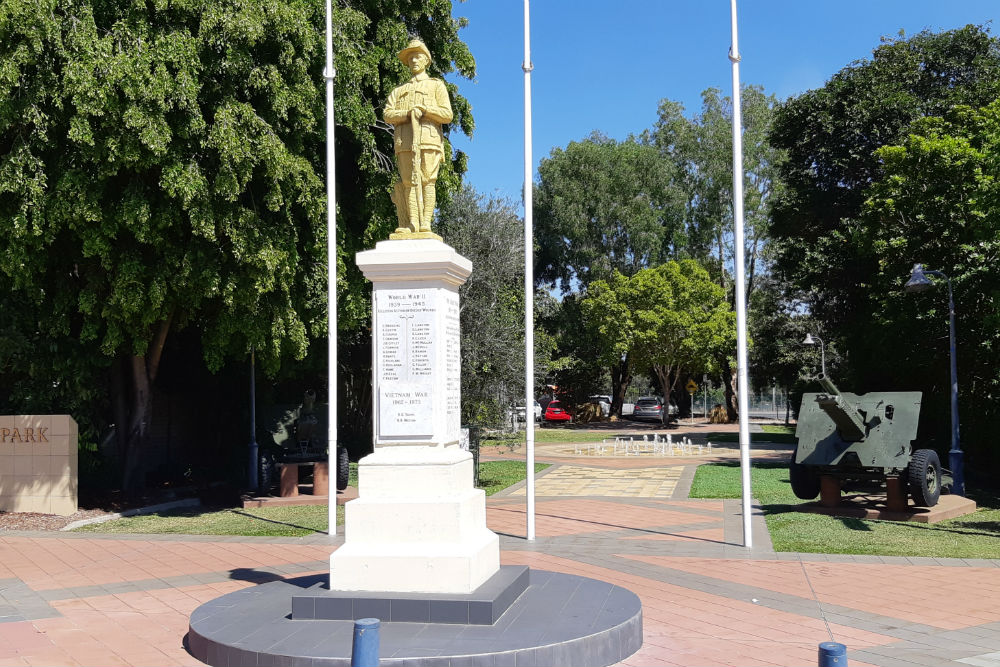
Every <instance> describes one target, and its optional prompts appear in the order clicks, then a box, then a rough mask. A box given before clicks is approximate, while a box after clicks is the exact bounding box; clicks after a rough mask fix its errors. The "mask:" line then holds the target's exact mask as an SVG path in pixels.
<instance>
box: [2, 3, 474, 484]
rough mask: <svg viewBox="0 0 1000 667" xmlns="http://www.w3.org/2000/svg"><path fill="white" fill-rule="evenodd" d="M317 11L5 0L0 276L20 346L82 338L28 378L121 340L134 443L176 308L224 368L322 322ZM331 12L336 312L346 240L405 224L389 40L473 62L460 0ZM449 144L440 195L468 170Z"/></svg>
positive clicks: (441, 64)
mask: <svg viewBox="0 0 1000 667" xmlns="http://www.w3.org/2000/svg"><path fill="white" fill-rule="evenodd" d="M323 12H324V7H323V4H322V3H321V2H319V1H318V0H289V1H284V0H282V1H280V2H279V1H276V0H240V1H239V2H234V1H233V0H222V1H221V2H208V1H207V0H179V1H172V2H162V1H160V0H157V1H155V2H149V3H142V2H138V3H136V2H123V1H122V0H83V1H75V0H74V1H70V0H40V1H39V2H34V1H28V0H0V224H2V225H3V232H4V233H3V234H0V257H2V258H3V266H2V267H0V271H2V274H3V275H2V285H0V286H2V287H3V288H4V291H3V298H4V299H9V300H10V301H12V302H15V303H18V302H21V303H23V304H25V305H24V307H23V308H22V313H23V315H24V317H23V319H22V320H21V321H20V322H19V325H18V326H19V327H20V329H19V331H16V332H15V331H11V330H10V327H7V328H6V330H7V331H8V332H10V333H11V336H12V338H11V344H10V346H14V345H16V344H19V343H18V341H19V340H20V341H24V340H31V339H33V338H38V337H41V338H43V339H51V340H54V341H65V340H70V341H72V340H77V341H79V343H80V344H81V345H83V346H84V347H83V349H76V348H74V347H73V346H72V345H71V344H65V345H64V344H62V342H59V343H58V345H57V349H58V350H60V351H63V350H64V351H66V356H65V357H63V358H62V359H60V360H59V363H52V364H46V363H42V364H37V365H36V366H35V367H34V368H33V371H32V372H34V373H36V377H35V380H36V382H35V386H36V387H37V386H45V385H46V384H49V385H52V384H53V383H63V386H72V385H73V384H74V382H70V381H67V380H66V376H65V375H58V376H56V377H51V376H49V377H44V375H45V374H50V373H54V372H57V371H58V372H59V373H69V374H72V373H73V372H74V363H73V362H74V360H79V359H84V360H88V363H91V362H92V360H93V359H94V358H95V357H98V358H101V357H103V359H105V360H107V361H105V363H109V362H110V359H112V358H116V359H117V360H118V363H119V366H118V367H116V370H115V375H119V376H120V375H126V376H127V377H128V382H127V386H126V392H125V393H127V394H128V396H127V402H130V403H131V407H130V408H129V410H128V411H127V414H126V413H124V412H122V413H120V414H118V415H117V416H116V417H115V418H114V419H113V421H114V422H116V424H117V426H118V427H119V436H120V437H125V438H126V439H127V440H128V443H129V444H128V446H127V449H128V450H129V451H130V452H133V453H134V451H135V450H136V447H137V445H136V443H138V442H141V441H142V440H143V439H144V431H143V429H144V428H145V425H146V424H148V423H149V409H150V408H149V403H150V402H149V396H150V387H151V385H152V383H153V382H154V381H155V378H156V371H157V367H158V364H159V359H160V355H161V353H162V350H163V349H164V342H165V340H166V338H167V335H168V333H169V332H170V331H171V330H172V329H174V328H177V327H183V326H194V327H197V329H198V330H199V331H200V332H201V334H202V347H203V353H204V357H205V360H206V362H207V363H208V365H209V367H211V368H213V369H217V368H219V367H220V366H221V365H222V364H223V363H224V360H225V359H226V357H227V356H234V355H235V356H243V355H246V354H247V353H248V352H249V350H250V349H251V348H254V349H256V351H257V358H258V359H259V360H260V362H261V364H262V365H263V367H264V369H265V370H267V371H270V372H274V371H276V370H277V368H278V367H279V365H280V364H281V362H282V360H283V359H289V358H301V357H302V356H303V355H304V354H305V352H306V349H307V346H308V342H309V340H310V339H311V338H316V337H322V336H325V334H326V310H325V309H326V304H325V292H326V257H325V254H326V251H325V244H326V216H325V209H326V200H325V192H324V185H323V174H324V171H325V164H324V161H325V151H324V150H323V148H324V142H325V136H324V134H323V133H324V123H323V118H324V115H325V113H326V111H325V105H324V97H323V85H324V83H323V64H324V46H323V25H324V15H323ZM333 21H334V26H335V38H334V46H335V51H336V69H337V87H336V109H337V123H338V134H337V146H336V148H337V158H338V166H339V170H338V172H337V178H338V192H339V200H338V205H339V208H340V216H339V217H338V224H339V225H340V227H341V233H340V235H339V237H338V244H339V249H340V255H339V257H338V274H339V275H340V277H341V281H340V282H339V284H340V286H341V297H342V298H341V301H340V303H341V304H342V308H343V312H342V313H341V315H342V316H341V318H340V319H339V320H338V321H339V322H341V323H342V326H343V327H344V328H346V329H348V330H357V329H359V328H361V327H362V326H363V323H364V322H366V320H367V317H366V315H367V312H368V297H367V293H368V292H367V289H366V288H363V287H362V284H363V283H362V279H361V277H360V275H359V274H358V272H357V271H356V269H355V268H354V267H353V263H348V262H345V257H349V256H350V257H352V256H353V250H355V249H358V248H359V247H362V246H363V247H368V246H370V245H371V243H372V241H373V240H374V239H380V238H384V237H385V235H386V233H387V230H388V229H390V228H391V227H392V226H393V225H394V212H393V211H392V204H391V203H390V201H389V197H388V192H389V189H390V182H391V178H392V165H391V159H390V157H389V156H391V155H392V138H391V133H390V132H389V128H388V126H386V125H385V124H384V123H381V121H379V120H378V118H379V117H380V108H379V107H380V105H381V104H382V103H383V101H384V99H385V97H386V96H387V94H388V91H389V90H390V89H391V88H392V87H394V86H395V85H397V84H398V83H399V82H401V81H403V80H405V78H406V77H407V76H408V74H407V72H406V69H405V67H404V66H403V65H402V63H400V62H399V61H398V60H397V58H396V52H397V51H398V50H399V49H400V48H401V47H402V46H403V45H404V44H405V43H406V41H407V39H408V38H409V36H410V35H411V34H412V35H417V36H419V37H421V38H422V39H423V40H424V41H425V42H426V43H427V45H428V46H429V48H430V49H431V51H432V53H433V54H434V57H435V60H434V65H433V67H432V68H431V71H432V74H434V75H437V76H440V75H441V74H443V73H447V72H450V71H454V70H457V71H458V72H459V73H460V74H462V75H463V76H467V77H471V76H473V74H474V71H475V63H474V61H473V59H472V56H471V55H470V54H469V52H468V49H467V48H466V47H465V45H464V44H463V43H462V42H461V41H460V40H459V39H458V38H457V31H458V29H459V27H460V26H461V25H462V23H461V22H460V21H458V20H455V19H453V18H452V17H451V2H450V1H449V0H387V1H385V2H378V3H371V2H367V1H366V0H345V1H343V2H338V3H335V10H334V17H333ZM449 88H450V91H451V94H452V96H453V107H454V109H455V112H456V120H455V123H454V125H455V126H457V127H459V128H460V129H461V130H462V131H464V132H466V133H469V132H471V131H472V128H473V121H472V117H471V115H470V113H469V105H468V102H467V101H466V100H464V98H462V97H461V96H459V95H458V94H457V92H456V88H455V86H454V85H453V84H449ZM449 150H450V149H449ZM451 157H452V159H451V160H446V161H445V162H446V164H445V165H444V167H443V170H442V176H441V180H440V181H439V186H438V187H439V189H440V191H441V192H442V197H441V199H442V200H443V201H444V200H446V199H447V195H448V193H449V192H450V191H453V190H454V189H455V187H456V186H457V183H458V178H459V176H460V174H461V172H462V171H463V170H464V164H465V159H464V156H462V155H459V154H455V155H453V156H451ZM18 336H19V337H18ZM2 347H3V345H0V348H2ZM60 353H61V352H60ZM4 370H8V369H4ZM76 370H79V371H80V373H81V374H83V370H84V366H79V367H77V369H76ZM112 386H117V385H116V383H115V382H114V381H113V382H112ZM21 398H23V396H22V397H21ZM119 398H121V397H120V396H119ZM11 400H13V401H14V402H15V403H16V402H17V401H18V400H20V399H19V398H18V397H17V396H12V397H11ZM123 401H124V399H122V400H118V399H116V400H115V401H114V403H115V404H116V405H120V404H121V403H122V402H123ZM92 409H96V408H95V407H93V406H92ZM109 421H111V420H109ZM129 457H130V459H132V460H133V463H134V459H135V457H134V456H132V454H130V455H129ZM127 474H128V473H127Z"/></svg>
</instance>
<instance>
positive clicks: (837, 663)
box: [352, 642, 847, 667]
mask: <svg viewBox="0 0 1000 667" xmlns="http://www.w3.org/2000/svg"><path fill="white" fill-rule="evenodd" d="M352 665H353V663H352ZM819 667H847V647H846V646H844V645H843V644H838V643H837V642H823V643H822V644H820V645H819Z"/></svg>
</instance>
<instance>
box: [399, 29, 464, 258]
mask: <svg viewBox="0 0 1000 667" xmlns="http://www.w3.org/2000/svg"><path fill="white" fill-rule="evenodd" d="M399 59H400V60H401V61H403V64H404V65H406V66H407V67H408V68H409V70H410V73H411V74H412V75H413V76H412V77H411V78H410V80H409V81H407V82H406V83H404V84H403V85H401V86H399V87H398V88H396V89H395V90H393V91H392V92H391V93H390V94H389V99H388V100H386V103H385V112H384V114H383V116H382V117H383V118H384V119H385V122H387V123H389V124H390V125H392V126H393V129H394V132H393V135H394V142H393V143H394V144H395V153H396V163H397V165H398V167H399V175H400V181H399V182H397V183H396V185H395V189H394V190H393V194H392V201H393V203H394V204H395V205H396V216H397V218H398V220H399V227H398V228H397V229H396V231H395V233H393V234H391V235H390V236H389V238H391V239H401V238H440V237H439V236H437V234H433V233H431V218H432V217H433V216H434V203H435V199H436V195H435V190H434V185H435V183H436V182H437V176H438V169H440V168H441V160H442V159H444V145H443V141H442V134H441V126H442V125H444V124H445V123H450V122H451V119H452V112H451V102H450V101H449V100H448V91H447V89H445V87H444V82H443V81H441V80H440V79H432V78H431V77H430V76H428V74H427V71H426V70H427V66H428V65H429V64H430V62H431V54H430V51H428V50H427V47H426V46H425V45H424V43H423V42H421V41H420V40H419V39H413V40H410V43H409V44H407V45H406V48H405V49H403V50H402V51H400V52H399Z"/></svg>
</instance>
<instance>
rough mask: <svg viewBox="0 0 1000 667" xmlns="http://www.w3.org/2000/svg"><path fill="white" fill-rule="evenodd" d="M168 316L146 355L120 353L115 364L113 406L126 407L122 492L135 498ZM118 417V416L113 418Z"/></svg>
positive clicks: (140, 485)
mask: <svg viewBox="0 0 1000 667" xmlns="http://www.w3.org/2000/svg"><path fill="white" fill-rule="evenodd" d="M171 319H172V318H171V316H170V315H167V317H166V319H164V320H163V321H162V322H160V325H159V326H158V327H157V330H156V334H155V335H154V337H153V341H152V343H151V344H150V346H149V349H148V351H147V354H145V355H133V354H123V355H121V356H120V357H119V359H118V362H117V364H116V365H117V367H118V370H119V371H120V373H119V381H120V382H121V383H122V385H123V386H121V390H120V391H119V395H118V396H117V397H116V400H115V404H116V407H117V406H118V405H119V404H121V405H124V406H125V407H126V411H127V413H128V414H127V415H125V414H122V419H121V420H120V421H118V422H117V428H118V429H119V436H118V437H119V442H120V443H121V444H122V445H123V447H122V451H123V454H124V456H123V470H122V490H123V491H124V492H125V493H126V495H129V496H134V495H137V494H138V492H139V491H141V490H142V488H143V486H144V485H145V480H144V478H143V476H142V472H143V470H142V455H143V453H144V452H145V451H146V449H147V446H148V441H149V425H150V423H151V422H152V416H153V395H152V387H153V383H154V382H155V381H156V374H157V371H158V370H159V367H160V359H161V358H162V356H163V347H164V344H165V343H166V339H167V333H168V332H169V331H170V321H171ZM116 418H117V416H116Z"/></svg>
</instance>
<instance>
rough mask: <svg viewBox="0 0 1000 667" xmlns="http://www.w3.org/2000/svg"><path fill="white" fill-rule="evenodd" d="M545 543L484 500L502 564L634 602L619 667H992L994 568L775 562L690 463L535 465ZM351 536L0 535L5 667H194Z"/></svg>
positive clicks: (564, 461)
mask: <svg viewBox="0 0 1000 667" xmlns="http://www.w3.org/2000/svg"><path fill="white" fill-rule="evenodd" d="M541 460H549V461H551V462H553V463H554V465H553V466H552V467H550V468H548V469H547V470H546V471H545V472H544V473H543V474H541V475H539V477H538V484H537V486H536V489H537V505H536V533H537V539H536V540H535V541H533V542H527V541H526V540H524V539H523V535H524V530H525V510H524V498H523V495H519V494H523V491H522V490H520V489H518V488H517V487H514V488H512V489H508V490H506V491H504V492H503V493H501V494H499V495H497V496H494V497H493V498H491V499H489V501H488V510H487V513H488V522H489V525H490V527H491V528H492V529H493V530H495V531H496V532H498V533H500V535H501V549H502V560H503V562H504V563H508V564H526V565H530V566H532V567H538V568H544V569H548V570H555V571H561V572H570V573H575V574H582V575H585V576H591V577H595V578H599V579H603V580H605V581H609V582H612V583H614V584H618V585H621V586H625V587H627V588H629V589H631V590H632V591H634V592H635V593H637V594H638V595H639V596H640V598H641V599H642V603H643V623H644V635H645V636H644V644H643V647H642V649H640V651H639V652H638V653H636V654H635V655H633V656H632V657H630V658H629V659H628V660H626V661H625V662H624V663H622V664H623V665H629V666H637V665H642V666H646V665H685V666H692V667H708V666H720V667H722V666H744V667H752V666H766V665H771V666H776V667H784V666H789V667H798V666H806V665H815V664H816V650H817V644H819V643H820V642H823V641H830V640H834V641H839V642H842V643H844V644H846V645H847V646H848V648H849V658H850V665H851V667H865V666H866V665H879V666H882V667H916V666H922V667H940V666H952V667H970V666H976V667H987V666H994V667H1000V560H998V561H963V560H949V559H940V560H935V559H928V558H910V559H907V558H878V557H862V556H856V557H852V556H824V555H814V554H785V553H782V554H776V553H774V552H773V550H772V549H771V547H770V542H769V539H768V536H767V531H766V529H765V526H764V523H763V518H762V517H761V516H754V517H753V530H754V544H755V548H754V549H753V551H752V552H749V553H748V552H747V550H745V549H744V548H743V547H742V546H740V544H741V540H742V535H741V530H742V523H741V517H740V514H739V502H738V501H720V500H693V499H688V498H687V489H689V488H690V480H691V477H692V476H693V470H694V467H695V464H696V463H697V462H696V461H692V460H690V459H683V460H682V459H677V458H673V459H666V458H665V459H662V460H657V461H652V460H650V459H648V458H647V459H639V457H631V460H628V459H627V458H623V459H611V458H599V457H589V458H581V457H558V456H556V457H541ZM340 541H341V538H337V537H334V538H328V537H327V536H325V535H317V536H312V537H310V538H303V539H288V538H233V539H228V538H218V537H190V536H155V537H138V536H126V537H123V536H117V535H116V536H112V535H107V536H100V535H94V534H89V533H88V534H67V533H5V534H2V535H0V665H50V666H54V665H93V666H105V665H143V666H150V667H158V666H166V665H199V664H201V663H199V662H198V661H196V660H195V659H194V658H192V657H191V656H190V655H189V654H188V653H187V652H186V651H185V649H184V646H183V637H184V634H185V632H186V630H187V621H188V615H189V614H190V613H191V611H192V610H193V609H194V608H195V607H197V606H198V605H199V604H201V603H203V602H205V601H207V600H210V599H212V598H215V597H217V596H219V595H221V594H223V593H227V592H230V591H233V590H237V589H239V588H243V587H246V586H252V585H254V584H257V583H260V582H263V581H268V580H272V579H274V578H277V577H290V576H298V575H301V574H306V573H317V572H323V571H325V570H326V568H327V566H328V558H329V554H330V552H331V551H332V550H333V549H334V548H335V547H336V545H337V544H339V543H340Z"/></svg>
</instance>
